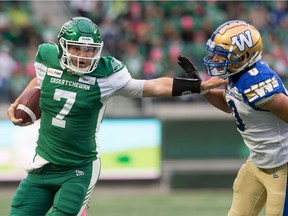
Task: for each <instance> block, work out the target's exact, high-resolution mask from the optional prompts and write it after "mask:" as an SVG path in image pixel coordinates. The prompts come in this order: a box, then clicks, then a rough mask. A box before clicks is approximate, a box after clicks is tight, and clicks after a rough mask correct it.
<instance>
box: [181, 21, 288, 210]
mask: <svg viewBox="0 0 288 216" xmlns="http://www.w3.org/2000/svg"><path fill="white" fill-rule="evenodd" d="M206 49H207V51H208V55H207V56H205V57H204V59H203V62H204V66H205V68H206V71H207V73H208V74H209V75H210V76H218V77H222V78H224V79H227V80H228V81H229V84H227V86H226V88H225V89H212V90H209V91H207V92H206V93H205V94H204V97H205V98H206V99H207V100H208V101H209V102H210V103H211V104H212V105H213V106H215V107H217V108H218V109H220V110H222V111H224V112H226V113H232V114H233V117H234V118H235V120H236V125H237V129H238V131H239V133H240V134H241V135H242V137H243V140H244V142H245V144H246V145H247V147H248V149H249V151H250V155H249V158H248V160H247V161H246V163H245V164H244V165H243V166H242V167H241V168H240V170H239V172H238V175H237V177H236V179H235V181H234V185H233V190H234V193H233V201H232V206H231V208H230V211H229V213H228V216H248V215H251V216H256V215H258V214H259V213H260V212H261V210H262V208H263V207H264V206H265V203H266V215H267V216H268V215H269V216H272V215H273V216H276V215H277V216H280V215H285V216H287V215H288V196H287V195H288V194H287V191H288V188H287V183H288V181H287V173H288V167H287V166H288V164H287V162H288V124H287V123H288V97H287V94H288V93H287V90H286V88H285V86H284V85H283V83H282V81H281V79H280V78H279V76H278V75H277V74H276V72H275V71H274V70H273V69H271V68H270V67H269V66H268V65H267V64H266V63H265V62H263V61H262V60H261V54H262V39H261V35H260V33H259V31H258V30H257V29H256V28H255V27H253V26H252V25H250V24H248V23H246V22H244V21H241V20H232V21H229V22H226V23H224V24H222V25H221V26H220V27H218V28H217V29H216V31H215V32H214V33H213V34H212V36H211V38H210V39H209V40H208V42H207V44H206ZM179 65H180V66H181V67H182V68H183V69H184V70H186V72H191V68H193V64H192V63H191V62H190V61H189V60H188V59H187V58H185V57H180V58H179ZM194 73H196V72H194ZM223 133H225V131H223Z"/></svg>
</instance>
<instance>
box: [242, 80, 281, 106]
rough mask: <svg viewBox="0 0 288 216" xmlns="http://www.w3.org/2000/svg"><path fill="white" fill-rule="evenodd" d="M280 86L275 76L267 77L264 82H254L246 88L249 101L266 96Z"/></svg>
mask: <svg viewBox="0 0 288 216" xmlns="http://www.w3.org/2000/svg"><path fill="white" fill-rule="evenodd" d="M278 86H279V83H278V81H277V79H276V78H275V77H273V78H272V79H270V78H269V79H267V80H265V81H263V82H260V83H257V84H254V85H252V86H250V88H248V89H246V90H245V91H244V93H245V94H246V96H247V98H248V100H249V102H253V101H254V100H256V99H257V98H261V97H264V96H265V95H266V94H267V93H269V92H272V91H273V90H274V89H275V88H277V87H278Z"/></svg>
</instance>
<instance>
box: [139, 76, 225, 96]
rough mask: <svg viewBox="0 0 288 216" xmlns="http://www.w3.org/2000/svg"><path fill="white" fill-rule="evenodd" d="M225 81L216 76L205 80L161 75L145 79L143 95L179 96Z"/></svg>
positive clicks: (207, 88)
mask: <svg viewBox="0 0 288 216" xmlns="http://www.w3.org/2000/svg"><path fill="white" fill-rule="evenodd" d="M226 83H227V81H226V80H223V79H220V78H218V77H213V78H211V79H209V80H207V81H201V80H199V79H188V78H183V79H182V78H174V79H173V78H169V77H162V78H157V79H152V80H146V81H145V83H144V89H143V97H161V96H162V97H163V96H167V97H168V96H181V95H186V94H191V93H201V91H205V90H209V89H212V88H216V87H218V86H221V85H223V84H226Z"/></svg>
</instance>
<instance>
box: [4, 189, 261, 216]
mask: <svg viewBox="0 0 288 216" xmlns="http://www.w3.org/2000/svg"><path fill="white" fill-rule="evenodd" d="M14 190H15V187H14V186H9V187H7V186H5V187H1V184H0V215H1V216H8V212H9V203H10V200H11V197H12V195H13V193H14ZM231 198H232V192H231V190H228V189H227V190H186V191H170V192H168V191H163V190H162V189H160V188H159V187H158V186H157V185H156V186H155V185H152V186H151V185H148V186H147V185H143V186H141V185H139V184H137V185H133V184H132V185H125V186H123V185H120V186H118V185H117V184H108V185H101V183H99V185H98V187H96V189H95V191H94V194H93V197H92V198H91V202H90V209H89V213H88V216H98V215H99V216H175V215H177V216H225V215H227V212H228V210H229V207H230V203H231ZM263 215H264V213H263V214H261V216H263Z"/></svg>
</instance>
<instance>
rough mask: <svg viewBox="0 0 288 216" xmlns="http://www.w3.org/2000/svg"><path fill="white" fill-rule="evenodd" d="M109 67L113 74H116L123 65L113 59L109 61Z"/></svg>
mask: <svg viewBox="0 0 288 216" xmlns="http://www.w3.org/2000/svg"><path fill="white" fill-rule="evenodd" d="M111 65H112V69H113V71H114V72H117V71H119V70H120V69H122V68H123V67H124V64H123V63H122V62H121V61H119V60H117V59H115V58H113V59H112V60H111Z"/></svg>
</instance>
